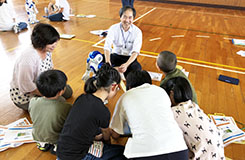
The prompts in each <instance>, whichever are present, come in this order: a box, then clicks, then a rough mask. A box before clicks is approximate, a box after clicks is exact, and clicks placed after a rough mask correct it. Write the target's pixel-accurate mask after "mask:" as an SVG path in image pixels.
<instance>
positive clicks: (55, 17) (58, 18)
mask: <svg viewBox="0 0 245 160" xmlns="http://www.w3.org/2000/svg"><path fill="white" fill-rule="evenodd" d="M63 17H64V16H63V14H62V13H56V14H52V15H49V16H48V17H47V18H48V19H49V20H50V21H63Z"/></svg>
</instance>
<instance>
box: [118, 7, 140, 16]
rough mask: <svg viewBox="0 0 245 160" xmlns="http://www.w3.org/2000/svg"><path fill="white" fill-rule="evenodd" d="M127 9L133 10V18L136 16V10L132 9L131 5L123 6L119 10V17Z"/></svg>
mask: <svg viewBox="0 0 245 160" xmlns="http://www.w3.org/2000/svg"><path fill="white" fill-rule="evenodd" d="M127 10H132V12H133V17H134V18H135V16H136V10H135V9H134V7H131V6H123V7H122V8H121V9H120V11H119V15H120V18H121V17H122V15H123V13H124V12H125V11H127Z"/></svg>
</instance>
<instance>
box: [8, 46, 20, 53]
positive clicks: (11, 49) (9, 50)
mask: <svg viewBox="0 0 245 160" xmlns="http://www.w3.org/2000/svg"><path fill="white" fill-rule="evenodd" d="M16 48H18V47H14V48H10V49H7V52H11V51H13V50H15V49H16Z"/></svg>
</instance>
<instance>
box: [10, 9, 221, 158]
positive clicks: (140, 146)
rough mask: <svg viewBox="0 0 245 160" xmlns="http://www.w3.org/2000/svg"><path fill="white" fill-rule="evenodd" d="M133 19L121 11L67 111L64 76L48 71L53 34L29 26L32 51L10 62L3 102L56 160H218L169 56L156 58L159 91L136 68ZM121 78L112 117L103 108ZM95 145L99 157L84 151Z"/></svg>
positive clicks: (208, 126)
mask: <svg viewBox="0 0 245 160" xmlns="http://www.w3.org/2000/svg"><path fill="white" fill-rule="evenodd" d="M135 15H136V11H135V9H134V8H133V7H130V6H124V7H123V8H121V10H120V20H121V22H120V23H117V24H115V25H113V26H111V27H110V29H109V31H108V35H107V38H106V42H105V46H104V51H105V54H104V56H105V63H104V64H103V65H102V67H101V68H100V69H99V70H98V71H97V72H96V75H95V76H93V77H90V78H89V79H88V80H87V81H86V83H85V86H84V93H83V94H81V95H80V96H79V97H77V99H76V100H75V102H74V104H73V105H71V104H69V103H67V102H66V99H67V98H70V97H71V96H72V89H71V87H70V86H69V85H68V84H67V77H66V75H65V74H64V73H63V72H62V71H60V70H55V69H53V63H52V58H51V52H52V51H53V50H54V49H55V47H56V45H57V43H58V41H59V39H60V37H59V33H58V32H57V31H56V29H55V28H54V27H53V26H51V25H49V24H43V23H39V24H37V25H36V26H35V27H34V29H33V31H32V34H31V42H32V45H30V46H29V47H28V48H26V50H24V51H23V54H22V55H21V56H20V57H19V58H18V59H17V61H16V63H15V66H14V73H13V79H12V81H11V89H10V97H11V99H12V101H13V102H14V104H15V105H16V106H18V107H19V108H22V109H24V110H27V111H28V112H29V113H30V117H31V120H32V122H33V138H34V140H35V141H36V142H37V147H38V149H40V150H41V151H49V150H50V151H51V153H54V154H56V155H57V159H58V160H89V159H94V160H96V159H98V160H99V159H100V160H108V159H110V160H114V159H115V160H116V159H142V160H144V159H149V160H154V159H157V160H158V159H161V160H162V159H163V160H165V159H166V160H187V159H193V160H198V159H199V160H201V159H205V160H212V159H217V160H218V159H219V160H222V159H223V160H224V146H223V141H222V135H221V133H220V132H219V130H218V129H217V128H216V126H215V125H214V124H213V123H211V121H210V119H209V118H208V116H207V115H206V114H205V113H204V112H203V111H202V110H201V109H200V108H199V106H198V101H197V97H196V93H195V89H194V88H193V86H192V85H191V83H190V81H189V80H188V78H187V77H186V76H185V74H184V73H182V71H181V70H179V69H177V68H176V64H177V58H176V55H175V54H174V53H172V52H170V51H162V52H161V53H159V55H158V57H157V60H156V66H157V68H158V69H159V70H160V71H162V72H163V73H164V75H165V78H164V79H163V80H162V82H161V85H160V86H156V85H153V84H152V80H151V77H150V75H149V73H148V72H147V71H145V70H142V67H141V65H140V63H139V62H138V61H137V56H138V55H139V53H140V48H141V45H142V32H141V30H140V29H139V28H138V27H137V26H135V25H134V24H132V23H133V19H134V17H135ZM112 45H113V49H112V48H111V46H112ZM120 72H121V73H123V74H124V76H125V77H126V89H127V91H126V92H125V93H124V94H123V95H122V96H121V97H120V98H119V100H118V101H117V104H116V106H115V110H114V113H113V115H112V116H111V113H110V111H109V109H108V108H107V107H106V105H105V103H104V102H105V101H106V100H109V99H111V98H113V97H114V96H115V95H116V94H117V91H118V89H119V84H120V82H121V76H120ZM111 117H112V118H111ZM125 130H127V132H126V131H125ZM124 134H130V135H131V136H130V137H129V138H128V140H127V143H126V145H125V146H122V145H118V144H111V143H110V139H111V137H112V138H114V139H117V138H119V137H120V135H124ZM94 141H102V142H103V151H102V153H103V154H102V155H101V157H98V156H97V155H94V154H92V153H91V152H88V151H89V148H90V146H91V145H92V144H93V143H94Z"/></svg>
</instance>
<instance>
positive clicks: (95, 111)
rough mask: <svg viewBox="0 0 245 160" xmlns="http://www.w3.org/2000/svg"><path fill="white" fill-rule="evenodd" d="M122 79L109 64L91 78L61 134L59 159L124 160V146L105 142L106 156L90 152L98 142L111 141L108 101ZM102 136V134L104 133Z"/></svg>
mask: <svg viewBox="0 0 245 160" xmlns="http://www.w3.org/2000/svg"><path fill="white" fill-rule="evenodd" d="M120 81H121V78H120V75H119V73H118V71H117V70H116V69H114V68H113V67H111V65H110V64H109V63H105V64H103V65H102V66H101V68H100V69H99V70H98V71H97V72H96V76H95V77H91V78H89V79H88V80H87V81H86V83H85V86H84V91H85V93H83V94H81V95H80V96H79V97H78V98H77V99H76V101H75V102H74V104H73V107H72V109H71V111H70V113H69V115H68V117H67V119H66V122H65V124H64V128H63V129H62V132H61V134H60V137H59V140H58V148H57V159H58V160H82V159H83V160H85V159H86V160H88V159H91V160H92V159H101V160H103V159H104V160H106V159H108V160H109V159H110V160H115V159H118V160H119V159H120V160H123V159H125V157H124V156H123V151H124V146H120V145H112V144H106V143H104V147H103V151H102V153H103V155H102V156H101V157H100V158H96V156H95V155H93V154H91V153H89V152H88V151H89V148H90V146H91V145H92V144H93V141H94V140H98V141H101V140H104V141H105V142H107V141H109V140H110V129H109V128H108V127H109V121H110V116H111V115H110V111H109V109H108V108H107V107H106V106H105V105H104V102H105V100H107V99H108V100H109V99H111V98H113V97H114V96H115V95H116V93H117V91H118V85H119V84H120ZM101 133H102V134H101Z"/></svg>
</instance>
